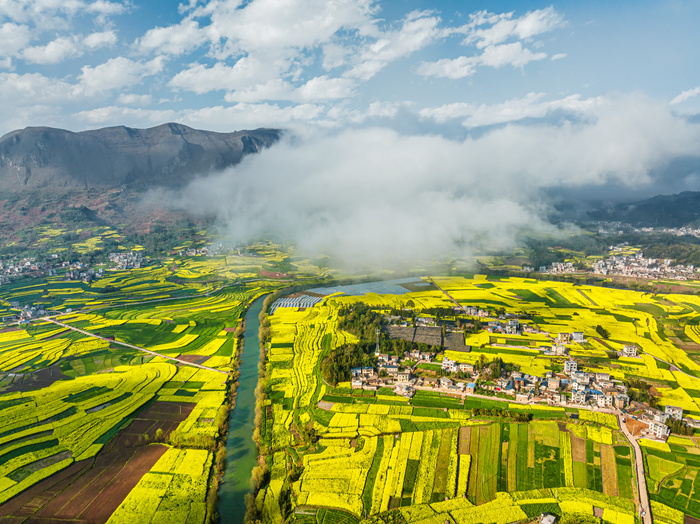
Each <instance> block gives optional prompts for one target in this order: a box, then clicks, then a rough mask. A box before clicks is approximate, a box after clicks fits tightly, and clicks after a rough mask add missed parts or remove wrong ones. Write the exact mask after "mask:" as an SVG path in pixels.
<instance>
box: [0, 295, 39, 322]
mask: <svg viewBox="0 0 700 524" xmlns="http://www.w3.org/2000/svg"><path fill="white" fill-rule="evenodd" d="M10 307H11V308H13V309H19V310H20V311H19V313H17V314H16V315H8V316H5V317H2V321H3V322H19V323H20V324H27V323H29V321H30V320H32V319H33V318H39V317H43V316H44V315H46V310H45V309H44V308H42V307H40V306H31V305H26V306H20V305H19V302H17V301H16V300H13V301H11V302H10Z"/></svg>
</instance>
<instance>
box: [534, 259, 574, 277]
mask: <svg viewBox="0 0 700 524" xmlns="http://www.w3.org/2000/svg"><path fill="white" fill-rule="evenodd" d="M539 272H540V273H548V274H550V275H557V274H561V273H576V268H575V267H574V265H573V264H572V263H571V262H552V265H551V266H540V271H539Z"/></svg>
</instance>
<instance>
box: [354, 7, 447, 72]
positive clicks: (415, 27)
mask: <svg viewBox="0 0 700 524" xmlns="http://www.w3.org/2000/svg"><path fill="white" fill-rule="evenodd" d="M439 22H440V18H438V17H436V16H429V13H426V12H412V13H410V14H409V15H408V16H407V17H406V18H405V20H404V21H403V24H402V26H401V28H400V29H397V30H389V31H386V32H384V33H382V34H381V35H379V36H378V39H377V40H376V41H374V42H372V43H369V44H367V45H366V46H365V47H364V49H363V50H362V51H361V52H360V53H359V55H358V58H357V59H356V62H357V63H356V64H355V66H354V67H353V68H352V69H351V70H350V71H348V72H347V73H345V74H346V76H349V77H352V78H359V79H361V80H369V79H370V78H372V77H373V76H374V75H376V74H377V73H378V72H379V71H381V70H382V69H383V68H384V67H386V66H387V65H388V64H389V63H391V62H393V61H395V60H397V59H399V58H403V57H406V56H408V55H410V54H411V53H414V52H416V51H418V50H419V49H422V48H424V47H426V46H428V45H429V44H431V43H432V42H434V41H435V39H436V38H438V37H439V36H440V34H441V32H440V31H439V29H438V23H439Z"/></svg>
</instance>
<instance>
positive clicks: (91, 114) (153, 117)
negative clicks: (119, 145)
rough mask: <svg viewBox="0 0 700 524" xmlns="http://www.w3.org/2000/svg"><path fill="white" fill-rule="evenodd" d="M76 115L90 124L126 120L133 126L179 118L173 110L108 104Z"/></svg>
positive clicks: (111, 123) (113, 122)
mask: <svg viewBox="0 0 700 524" xmlns="http://www.w3.org/2000/svg"><path fill="white" fill-rule="evenodd" d="M74 117H75V118H76V119H77V120H78V121H80V122H84V123H88V124H90V125H99V126H109V125H124V122H129V125H132V126H141V127H150V126H153V125H158V124H162V123H165V122H172V121H173V120H176V119H177V117H178V113H177V112H175V111H172V110H156V109H139V108H131V107H118V106H107V107H99V108H96V109H91V110H88V111H80V112H78V113H76V114H75V115H74Z"/></svg>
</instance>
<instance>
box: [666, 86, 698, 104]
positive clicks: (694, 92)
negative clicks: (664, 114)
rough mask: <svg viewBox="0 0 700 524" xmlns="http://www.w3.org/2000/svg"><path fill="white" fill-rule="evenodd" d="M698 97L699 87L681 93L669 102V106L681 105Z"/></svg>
mask: <svg viewBox="0 0 700 524" xmlns="http://www.w3.org/2000/svg"><path fill="white" fill-rule="evenodd" d="M698 95H700V86H698V87H694V88H693V89H688V90H686V91H683V92H682V93H681V94H680V95H678V96H676V97H675V98H674V99H673V100H671V105H676V104H682V103H683V102H687V101H688V100H690V99H691V98H695V97H696V96H698Z"/></svg>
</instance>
